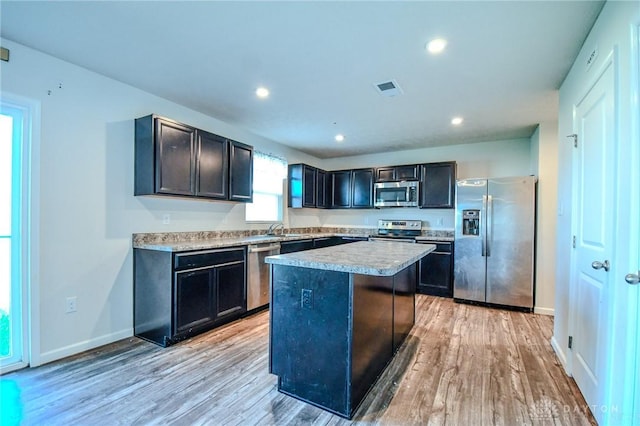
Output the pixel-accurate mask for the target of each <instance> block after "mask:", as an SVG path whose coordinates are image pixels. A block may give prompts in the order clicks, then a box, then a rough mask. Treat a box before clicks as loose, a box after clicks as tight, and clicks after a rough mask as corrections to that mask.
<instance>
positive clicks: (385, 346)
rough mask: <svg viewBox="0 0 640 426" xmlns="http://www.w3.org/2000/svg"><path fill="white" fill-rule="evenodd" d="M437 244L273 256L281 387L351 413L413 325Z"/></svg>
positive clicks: (275, 367) (273, 359)
mask: <svg viewBox="0 0 640 426" xmlns="http://www.w3.org/2000/svg"><path fill="white" fill-rule="evenodd" d="M434 249H435V246H434V245H432V244H407V243H401V242H373V241H371V242H370V241H362V242H356V243H352V244H346V245H342V246H338V247H331V248H322V249H317V250H309V251H304V252H297V253H291V254H286V255H276V256H270V257H267V258H266V262H267V263H270V264H271V299H270V303H271V314H270V345H269V369H270V372H271V373H272V374H275V375H277V376H278V390H279V391H280V392H283V393H285V394H288V395H290V396H293V397H295V398H297V399H300V400H303V401H305V402H309V403H311V404H313V405H316V406H319V407H321V408H323V409H325V410H328V411H331V412H333V413H336V414H338V415H340V416H343V417H346V418H351V417H352V416H353V414H354V413H355V410H356V409H357V408H358V406H359V405H360V403H361V402H362V400H363V399H364V397H365V396H366V394H367V393H368V391H369V390H370V389H371V387H372V386H373V384H374V383H375V381H376V380H377V378H378V377H379V376H380V375H381V374H382V372H383V370H384V369H385V367H386V366H387V364H388V363H389V362H390V361H391V359H392V358H393V355H394V354H395V352H396V351H397V350H398V348H399V347H400V345H401V344H402V342H403V341H404V339H405V338H406V337H407V335H408V334H409V332H410V330H411V328H412V327H413V324H414V320H415V289H416V279H417V267H416V263H417V262H418V261H419V260H420V259H421V258H422V257H424V256H426V255H427V254H428V253H430V252H431V251H433V250H434Z"/></svg>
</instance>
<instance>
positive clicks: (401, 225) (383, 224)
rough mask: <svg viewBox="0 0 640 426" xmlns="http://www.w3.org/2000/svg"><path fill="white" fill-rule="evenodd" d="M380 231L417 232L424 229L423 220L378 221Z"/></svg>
mask: <svg viewBox="0 0 640 426" xmlns="http://www.w3.org/2000/svg"><path fill="white" fill-rule="evenodd" d="M378 229H387V230H415V231H419V230H421V229H422V221H421V220H388V219H379V220H378Z"/></svg>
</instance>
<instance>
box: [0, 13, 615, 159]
mask: <svg viewBox="0 0 640 426" xmlns="http://www.w3.org/2000/svg"><path fill="white" fill-rule="evenodd" d="M602 5H603V1H548V2H546V1H496V2H493V1H491V2H489V1H470V2H463V1H441V2H434V1H428V2H420V1H414V2H400V1H376V2H364V1H315V2H310V1H297V2H273V1H260V2H247V1H235V2H234V1H229V2H221V1H195V2H181V1H137V2H131V1H99V2H85V1H68V2H57V1H46V2H40V1H8V0H2V1H1V2H0V13H1V35H2V37H5V38H7V39H10V40H13V41H16V42H18V43H21V44H24V45H26V46H30V47H32V48H35V49H38V50H41V51H43V52H46V53H49V54H51V55H53V56H56V57H59V58H61V59H64V60H66V61H69V62H71V63H74V64H77V65H80V66H82V67H85V68H88V69H90V70H93V71H96V72H98V73H100V74H103V75H106V76H108V77H111V78H114V79H116V80H119V81H122V82H125V83H128V84H130V85H132V86H136V87H138V88H141V89H143V90H145V91H148V92H150V93H154V94H156V95H159V96H161V97H164V98H166V99H169V100H172V101H174V102H176V103H179V104H182V105H185V106H187V107H190V108H192V109H194V110H197V111H200V112H202V113H205V114H207V115H210V116H213V117H216V118H218V119H221V120H223V121H226V122H228V123H230V124H234V125H237V126H240V127H243V128H245V129H248V130H250V131H252V132H254V133H256V134H259V135H262V136H264V137H266V138H269V139H271V140H274V141H276V142H280V143H282V144H285V145H288V146H291V147H293V148H296V149H299V150H302V151H305V152H307V153H309V154H311V155H314V156H316V157H318V158H330V157H336V156H345V155H355V154H361V153H371V152H386V151H394V150H399V149H411V148H419V147H428V146H442V145H446V144H455V143H463V142H464V143H468V142H480V141H487V140H502V139H512V138H521V137H529V136H530V135H531V134H532V132H533V130H534V129H535V126H536V125H537V124H538V123H540V122H544V121H553V120H555V119H556V117H557V89H558V88H559V87H560V84H561V83H562V80H563V79H564V77H565V76H566V74H567V73H568V71H569V68H570V66H571V64H572V63H573V61H574V60H575V57H576V55H577V53H578V51H579V49H580V47H581V45H582V43H583V41H584V39H585V37H586V35H587V34H588V32H589V30H590V29H591V26H592V25H593V22H594V21H595V19H596V17H597V15H598V13H599V12H600V10H601V8H602ZM434 37H444V38H446V39H447V40H448V46H447V49H446V50H445V52H444V53H442V54H440V55H438V56H432V55H429V54H427V53H426V51H425V49H424V46H425V44H426V42H428V41H429V40H431V39H432V38H434ZM389 79H394V80H395V81H397V82H398V84H399V85H400V87H401V88H402V90H403V92H404V93H403V94H402V95H400V96H397V97H384V96H381V95H380V94H378V93H377V91H376V90H375V88H374V84H375V83H380V82H383V81H386V80H389ZM261 85H264V86H266V87H268V88H269V89H270V91H271V96H270V97H269V98H268V99H265V100H260V99H257V98H256V96H255V94H254V91H255V89H256V88H257V87H258V86H261ZM149 112H156V111H149ZM456 115H461V116H463V117H464V122H463V124H462V125H461V126H459V127H453V126H452V125H451V124H450V120H451V118H452V117H453V116H456ZM209 130H212V131H214V132H215V129H209ZM337 133H343V134H344V135H345V136H346V139H345V141H344V142H342V143H338V142H335V141H334V139H333V138H334V135H335V134H337Z"/></svg>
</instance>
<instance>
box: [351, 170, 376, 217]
mask: <svg viewBox="0 0 640 426" xmlns="http://www.w3.org/2000/svg"><path fill="white" fill-rule="evenodd" d="M352 173H353V175H352V180H353V198H352V201H351V207H352V208H360V209H366V208H371V207H373V169H359V170H353V172H352Z"/></svg>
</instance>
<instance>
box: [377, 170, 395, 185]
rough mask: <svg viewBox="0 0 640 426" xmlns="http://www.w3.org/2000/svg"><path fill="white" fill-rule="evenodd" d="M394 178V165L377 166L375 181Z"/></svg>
mask: <svg viewBox="0 0 640 426" xmlns="http://www.w3.org/2000/svg"><path fill="white" fill-rule="evenodd" d="M394 180H396V177H395V167H378V168H377V169H376V182H392V181H394Z"/></svg>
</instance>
